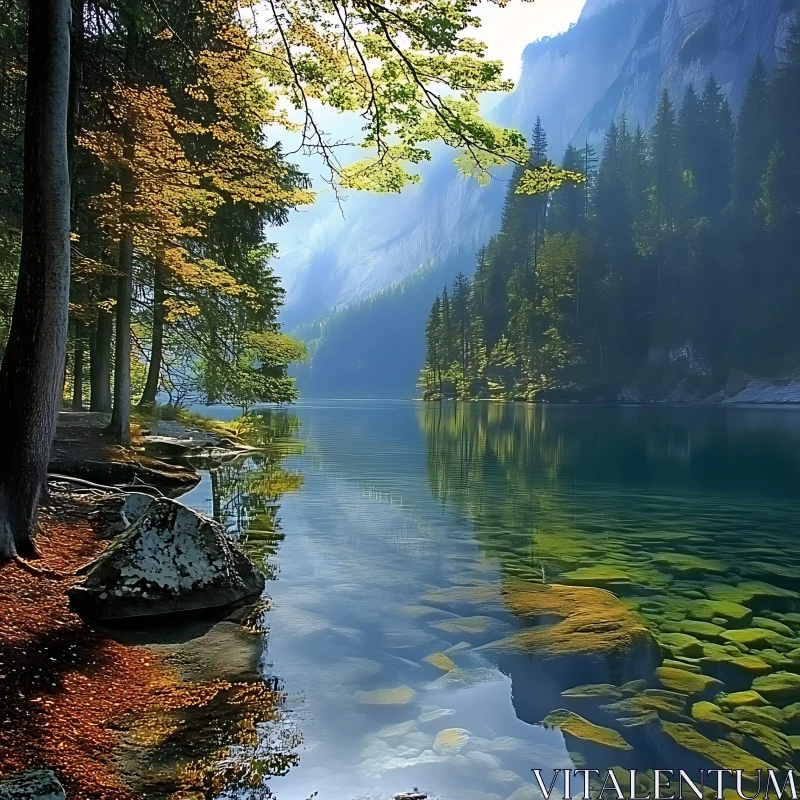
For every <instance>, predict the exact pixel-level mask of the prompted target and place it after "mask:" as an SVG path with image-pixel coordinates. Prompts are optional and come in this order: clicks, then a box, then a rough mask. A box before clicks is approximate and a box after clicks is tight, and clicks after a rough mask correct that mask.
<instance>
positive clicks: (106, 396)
mask: <svg viewBox="0 0 800 800" xmlns="http://www.w3.org/2000/svg"><path fill="white" fill-rule="evenodd" d="M113 291H114V279H113V278H112V277H111V276H106V277H104V278H103V282H102V284H101V287H100V293H101V295H102V296H103V298H104V299H105V298H107V297H111V294H112V292H113ZM113 335H114V316H113V314H111V313H109V312H108V311H103V310H100V311H98V312H97V325H96V327H95V331H94V346H93V347H92V362H91V366H90V381H91V390H92V397H91V403H90V406H89V408H90V409H91V410H92V411H104V412H106V413H107V412H109V411H111V340H112V338H113Z"/></svg>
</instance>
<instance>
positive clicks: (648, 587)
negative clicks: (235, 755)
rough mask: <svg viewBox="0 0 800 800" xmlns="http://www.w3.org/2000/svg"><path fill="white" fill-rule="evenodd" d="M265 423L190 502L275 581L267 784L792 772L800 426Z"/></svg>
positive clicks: (399, 788)
mask: <svg viewBox="0 0 800 800" xmlns="http://www.w3.org/2000/svg"><path fill="white" fill-rule="evenodd" d="M205 413H208V411H207V410H206V412H205ZM234 413H235V412H233V411H230V413H228V414H227V416H232V415H233V414H234ZM263 413H264V414H265V415H266V416H265V417H264V419H265V420H266V422H267V423H268V425H269V428H270V431H271V435H270V437H269V441H270V442H271V445H270V448H269V450H268V453H267V454H266V455H262V456H258V457H256V458H253V459H248V460H247V461H246V462H244V463H238V464H233V465H226V466H224V467H222V468H221V469H220V470H218V471H217V472H215V473H208V472H205V473H204V474H203V480H202V482H201V483H200V485H199V486H198V487H197V488H196V489H194V490H193V491H192V492H190V493H189V494H188V495H185V496H184V498H183V501H184V502H186V503H188V504H190V505H193V506H194V507H196V508H197V509H198V510H200V511H203V512H204V513H208V514H214V515H216V516H217V517H218V518H220V519H222V520H223V521H224V522H225V523H226V525H227V527H228V528H229V529H230V530H231V532H232V533H234V534H235V535H239V536H241V538H242V541H243V542H244V543H245V546H246V547H247V548H248V550H249V551H250V552H251V555H253V556H254V557H255V558H256V559H257V560H260V561H262V563H264V564H265V566H266V571H267V573H268V575H269V577H270V578H271V580H270V581H269V582H268V586H267V592H268V595H269V598H270V605H269V609H268V611H267V612H266V613H265V615H264V622H265V625H266V630H265V632H264V634H263V658H262V670H263V674H264V676H265V677H266V678H269V679H270V680H276V681H277V682H278V683H279V684H280V686H281V688H282V691H283V698H284V699H283V704H282V706H283V707H282V713H281V721H280V725H281V726H282V730H283V731H284V733H285V729H286V727H287V726H288V727H289V728H291V730H292V731H293V732H294V734H295V737H294V740H293V741H294V742H295V744H296V747H295V751H294V753H295V755H294V758H293V765H292V766H290V767H289V768H288V769H282V770H280V772H281V773H282V774H280V775H271V776H267V778H266V779H265V785H268V786H269V789H270V791H271V792H272V793H273V794H274V795H275V796H276V797H278V798H280V799H281V800H303V799H304V798H307V797H310V796H311V795H312V794H313V793H314V792H318V795H317V796H318V797H319V798H321V800H327V799H330V800H350V799H351V798H352V799H354V798H366V797H370V798H373V797H374V798H380V797H390V796H392V795H393V794H394V793H397V792H407V791H411V790H412V789H414V788H418V789H420V790H423V791H425V792H428V793H429V794H430V795H435V796H440V797H442V798H458V800H471V798H475V799H476V800H478V798H481V799H483V800H505V799H506V798H512V797H513V798H514V800H526V798H533V797H536V796H538V792H537V790H536V789H535V783H534V780H533V776H532V773H531V769H532V768H541V769H542V770H543V774H544V775H545V776H547V775H548V774H552V773H548V771H549V770H553V769H556V768H569V767H576V768H582V767H588V768H592V769H600V770H606V769H609V768H611V767H621V768H625V769H628V768H634V767H635V768H637V769H639V770H642V771H646V770H652V769H653V768H675V769H678V768H684V769H695V768H697V767H700V766H707V767H711V766H715V765H716V766H723V767H726V768H734V769H735V768H737V767H742V768H745V769H746V770H747V769H751V768H752V769H754V768H755V767H756V766H759V765H762V764H763V765H770V766H774V767H776V768H785V767H787V766H788V765H791V764H793V763H800V761H798V758H797V755H798V754H797V750H796V748H800V737H797V736H796V735H797V734H800V703H798V701H800V613H799V612H800V595H798V594H797V593H796V590H797V589H798V586H799V584H798V578H800V551H799V550H798V547H797V542H798V538H799V537H798V532H797V489H798V482H799V481H800V414H799V413H798V412H796V411H794V410H792V409H784V408H781V409H768V408H758V409H751V408H666V407H646V408H633V407H586V406H580V407H579V406H538V405H524V404H488V403H470V404H454V403H441V404H439V403H431V404H423V403H415V402H400V401H398V402H391V401H355V400H353V401H324V400H308V401H305V402H302V403H300V404H298V405H297V406H296V407H292V408H291V410H289V411H279V412H275V411H264V412H263ZM225 415H226V411H225V410H224V409H223V410H221V412H220V416H225ZM565 587H566V588H565ZM609 592H610V595H608V594H607V593H609ZM537 604H538V605H537ZM534 606H535V607H536V608H534ZM551 606H552V607H551ZM545 607H547V608H546V609H545V611H546V612H547V613H544V612H542V613H538V612H541V609H542V608H545ZM536 609H538V612H537V615H534V614H533V611H534V610H536ZM579 613H580V614H583V615H584V617H581V618H579V617H578V616H576V615H578V614H579ZM592 615H594V616H592ZM565 619H566V622H567V623H569V624H570V625H572V628H570V629H569V630H568V631H567V633H568V636H566V637H564V638H563V640H562V641H555V640H554V637H555V636H556V635H557V634H558V632H559V630H560V629H559V627H558V626H559V624H561V623H563V621H564V620H565ZM587 620H588V622H587ZM543 623H544V624H543ZM573 623H574V624H573ZM604 626H607V627H606V628H604ZM565 630H566V629H565ZM604 630H607V631H608V633H607V634H606V633H603V631H604ZM597 631H599V634H598V633H597ZM592 636H594V637H595V638H594V639H592V638H591V637H592ZM587 642H588V643H589V644H588V645H587V644H586V643H587ZM662 658H663V659H664V662H663V664H661V666H660V667H659V670H658V672H655V668H656V667H658V666H659V663H660V662H661V659H662ZM587 685H588V686H587ZM754 690H755V691H754ZM561 710H563V711H561ZM554 712H558V713H556V714H555V715H554ZM544 720H547V724H543V721H544ZM276 725H277V723H275V722H272V723H271V722H267V723H265V724H263V725H262V726H261V727H260V728H259V737H260V739H261V741H260V746H261V748H262V751H263V750H269V748H270V747H272V746H278V745H276V744H275V742H276V741H278V740H279V739H280V737H279V736H278V734H277V729H276V728H275V726H276ZM643 780H644V782H645V786H646V783H647V777H646V776H645V777H644V778H643ZM221 796H224V797H240V798H244V797H261V796H264V795H263V792H262V793H260V794H259V793H257V792H256V793H251V792H248V791H246V790H243V789H237V790H235V791H234V790H231V791H230V792H229V793H228V794H224V795H221ZM606 796H613V794H612V795H608V794H607V795H606Z"/></svg>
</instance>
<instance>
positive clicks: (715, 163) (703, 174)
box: [695, 75, 734, 216]
mask: <svg viewBox="0 0 800 800" xmlns="http://www.w3.org/2000/svg"><path fill="white" fill-rule="evenodd" d="M698 122H699V125H698V130H697V137H698V146H697V153H698V155H699V156H700V160H699V162H698V164H697V166H696V173H695V180H696V202H697V206H696V208H697V211H698V213H699V214H700V215H701V216H715V215H717V214H720V213H721V212H722V210H723V209H724V208H725V206H727V204H728V202H729V200H730V186H731V168H732V166H733V143H734V125H733V114H732V112H731V108H730V105H729V104H728V101H727V100H726V99H725V96H724V95H723V94H722V91H721V89H720V86H719V84H718V83H717V82H716V80H715V79H714V76H713V75H711V76H709V78H708V80H707V81H706V85H705V88H704V89H703V95H702V97H701V100H700V114H699V117H698Z"/></svg>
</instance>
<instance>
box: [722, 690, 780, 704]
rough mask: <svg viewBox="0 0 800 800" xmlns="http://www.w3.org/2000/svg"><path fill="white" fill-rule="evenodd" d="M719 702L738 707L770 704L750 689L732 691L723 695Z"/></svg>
mask: <svg viewBox="0 0 800 800" xmlns="http://www.w3.org/2000/svg"><path fill="white" fill-rule="evenodd" d="M717 702H718V703H719V704H720V705H721V706H723V707H724V708H738V707H739V706H768V705H769V703H768V702H767V701H766V700H765V699H764V698H763V697H762V696H761V695H760V694H759V693H758V692H756V691H753V690H752V689H748V690H747V691H744V692H731V693H730V694H725V695H722V696H721V697H719V698H718V700H717Z"/></svg>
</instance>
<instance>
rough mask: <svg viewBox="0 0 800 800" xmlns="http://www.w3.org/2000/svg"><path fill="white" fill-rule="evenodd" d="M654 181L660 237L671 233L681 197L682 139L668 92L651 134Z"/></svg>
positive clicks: (657, 225)
mask: <svg viewBox="0 0 800 800" xmlns="http://www.w3.org/2000/svg"><path fill="white" fill-rule="evenodd" d="M651 144H652V149H653V178H654V187H653V188H654V191H655V201H656V229H657V232H658V235H659V236H661V234H662V233H666V234H670V233H671V232H672V230H673V227H674V225H675V221H676V217H677V214H678V209H679V205H680V194H681V173H680V137H679V130H678V123H677V120H676V118H675V106H674V105H673V103H672V99H671V98H670V96H669V92H668V91H667V90H666V89H665V90H664V94H663V95H662V96H661V102H660V103H659V105H658V109H657V111H656V116H655V121H654V123H653V131H652V135H651Z"/></svg>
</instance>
